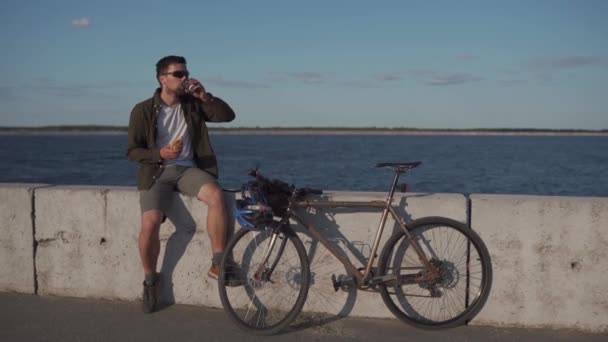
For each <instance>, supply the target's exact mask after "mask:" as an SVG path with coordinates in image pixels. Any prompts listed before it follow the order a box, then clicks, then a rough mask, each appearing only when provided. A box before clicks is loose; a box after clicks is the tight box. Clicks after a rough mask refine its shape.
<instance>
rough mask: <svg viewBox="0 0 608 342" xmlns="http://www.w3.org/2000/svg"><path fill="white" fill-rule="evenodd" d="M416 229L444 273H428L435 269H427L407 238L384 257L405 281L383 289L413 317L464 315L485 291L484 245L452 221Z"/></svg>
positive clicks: (444, 320)
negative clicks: (480, 248)
mask: <svg viewBox="0 0 608 342" xmlns="http://www.w3.org/2000/svg"><path fill="white" fill-rule="evenodd" d="M410 233H411V234H412V235H413V237H414V239H415V241H417V242H418V244H419V245H420V247H421V248H422V252H423V253H424V254H425V255H426V256H427V258H428V260H429V262H430V263H431V264H433V265H434V266H435V267H436V268H437V269H438V270H439V276H438V277H436V276H431V277H428V276H430V275H431V274H432V273H426V272H427V271H426V269H425V267H424V266H423V265H422V264H421V263H420V259H419V257H418V255H417V253H416V250H415V249H414V248H413V247H412V246H411V245H410V243H409V242H408V241H407V239H405V238H403V237H402V238H401V239H400V240H395V242H393V244H394V245H393V247H392V251H391V253H390V255H386V256H385V257H384V258H385V259H387V260H384V261H383V262H384V263H385V265H384V266H383V267H385V271H384V272H385V274H394V275H395V276H396V277H397V279H399V281H398V282H395V285H394V286H387V287H386V288H385V289H384V290H383V291H381V293H382V294H383V299H384V300H385V302H386V303H387V305H389V308H392V309H391V310H392V311H393V312H394V313H395V314H396V315H398V317H400V318H402V319H404V320H407V321H409V320H412V321H413V322H416V323H420V324H423V325H431V324H448V323H449V322H452V321H455V320H458V319H460V318H461V317H463V314H464V313H465V312H467V311H468V305H469V303H477V300H478V299H479V296H481V295H482V290H481V289H482V286H483V284H484V281H485V277H486V272H485V270H484V267H483V264H482V259H483V258H482V255H481V253H480V251H479V248H478V247H477V246H476V245H474V244H472V243H471V239H470V238H469V237H468V236H467V235H466V234H465V233H464V232H462V231H461V230H459V229H456V228H454V227H452V226H450V225H442V224H429V225H426V226H421V227H420V228H418V229H414V230H412V231H411V232H410ZM425 274H427V275H428V276H427V277H426V278H425V276H424V275H425ZM433 277H435V278H433ZM484 294H485V296H487V293H484ZM484 300H485V299H484ZM391 303H394V304H397V305H396V306H393V305H394V304H391ZM395 310H398V312H397V311H395Z"/></svg>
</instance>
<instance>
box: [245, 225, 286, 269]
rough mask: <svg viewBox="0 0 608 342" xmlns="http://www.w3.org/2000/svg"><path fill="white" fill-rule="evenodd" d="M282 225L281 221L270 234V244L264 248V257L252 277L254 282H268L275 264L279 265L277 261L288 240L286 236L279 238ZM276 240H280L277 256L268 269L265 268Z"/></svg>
mask: <svg viewBox="0 0 608 342" xmlns="http://www.w3.org/2000/svg"><path fill="white" fill-rule="evenodd" d="M283 224H284V223H283V222H282V221H281V223H280V224H279V226H278V228H276V229H274V230H273V232H272V236H271V238H270V243H269V244H268V247H267V248H266V251H265V252H264V257H263V258H262V262H261V263H260V264H259V265H258V267H257V269H256V270H255V272H254V273H253V277H254V279H255V280H256V281H270V277H271V276H272V272H274V269H275V268H276V267H277V264H278V263H279V259H281V256H282V255H283V251H285V246H286V245H287V239H288V238H287V236H284V237H283V238H279V234H281V229H280V227H283ZM277 239H280V240H281V244H280V246H279V250H278V251H277V255H276V256H275V258H274V261H273V262H272V265H271V266H270V267H267V266H268V261H269V259H270V255H271V254H272V251H273V249H274V245H275V244H276V242H277Z"/></svg>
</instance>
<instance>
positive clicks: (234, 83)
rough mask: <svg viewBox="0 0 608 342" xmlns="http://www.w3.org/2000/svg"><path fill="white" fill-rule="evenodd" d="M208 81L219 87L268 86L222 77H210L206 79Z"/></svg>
mask: <svg viewBox="0 0 608 342" xmlns="http://www.w3.org/2000/svg"><path fill="white" fill-rule="evenodd" d="M208 83H212V84H215V85H218V86H221V87H227V88H246V89H256V88H270V85H268V84H264V83H257V82H250V81H238V80H225V79H224V78H222V77H212V78H209V79H208Z"/></svg>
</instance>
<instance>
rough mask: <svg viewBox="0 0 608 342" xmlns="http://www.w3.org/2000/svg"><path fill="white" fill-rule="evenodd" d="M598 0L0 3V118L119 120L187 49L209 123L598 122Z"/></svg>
mask: <svg viewBox="0 0 608 342" xmlns="http://www.w3.org/2000/svg"><path fill="white" fill-rule="evenodd" d="M607 18H608V1H602V0H597V1H585V0H580V1H560V0H552V1H541V0H537V1H518V0H510V1H507V0H504V1H487V0H486V1H466V0H463V1H381V0H378V1H357V0H351V1H331V0H325V1H312V0H309V1H288V0H284V1H264V0H258V1H230V0H225V1H203V0H198V1H177V0H175V1H153V0H149V1H129V0H122V1H114V0H104V1H98V0H95V1H88V0H79V1H66V0H53V1H30V0H2V1H1V2H0V44H1V45H0V46H2V52H1V53H0V72H1V74H2V78H0V126H48V125H116V126H127V125H128V121H129V115H130V112H131V109H132V108H133V106H134V105H135V104H136V103H138V102H141V101H143V100H145V99H147V98H149V97H151V96H152V94H153V92H154V90H155V88H156V87H157V85H158V84H157V82H156V79H155V64H156V62H157V61H158V60H159V59H160V58H162V57H163V56H166V55H180V56H184V57H186V59H187V61H188V69H189V70H190V72H191V76H192V77H194V78H196V79H198V80H200V81H201V82H202V83H203V85H204V86H205V88H206V89H207V90H208V91H210V92H211V93H213V94H214V95H215V96H217V97H220V98H222V99H223V100H225V101H226V102H228V103H229V104H230V105H231V107H232V108H233V109H234V110H235V112H236V114H237V117H236V119H235V120H234V121H233V122H231V123H227V124H218V126H220V127H255V126H260V127H415V128H450V129H460V128H548V129H593V130H595V129H608V20H607Z"/></svg>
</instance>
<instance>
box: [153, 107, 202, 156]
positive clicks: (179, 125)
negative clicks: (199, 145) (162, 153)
mask: <svg viewBox="0 0 608 342" xmlns="http://www.w3.org/2000/svg"><path fill="white" fill-rule="evenodd" d="M156 124H157V125H156V129H157V135H156V145H157V146H158V147H159V148H163V147H165V146H167V145H170V144H171V143H172V142H173V141H175V140H177V139H178V138H180V137H182V138H183V140H184V147H183V148H182V152H181V153H180V154H179V155H178V156H177V159H171V160H163V164H164V165H183V166H194V162H193V161H192V156H193V154H192V143H191V141H190V136H189V135H188V126H187V125H186V119H185V118H184V113H183V111H182V105H181V104H180V103H178V104H176V105H175V106H172V107H169V106H165V105H161V106H160V111H159V113H158V118H157V119H156Z"/></svg>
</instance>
